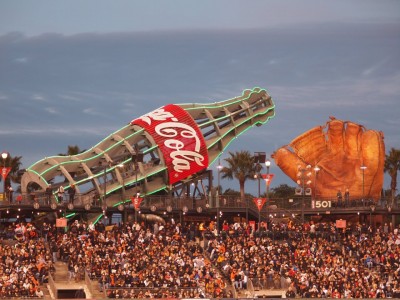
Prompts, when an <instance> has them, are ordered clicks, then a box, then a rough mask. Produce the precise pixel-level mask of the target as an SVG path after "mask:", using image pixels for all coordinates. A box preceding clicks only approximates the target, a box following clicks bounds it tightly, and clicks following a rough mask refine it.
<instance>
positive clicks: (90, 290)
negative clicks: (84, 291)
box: [85, 270, 94, 297]
mask: <svg viewBox="0 0 400 300" xmlns="http://www.w3.org/2000/svg"><path fill="white" fill-rule="evenodd" d="M85 284H86V286H87V288H88V290H89V293H90V294H91V297H93V295H94V289H93V285H92V280H91V279H90V277H89V274H88V272H87V271H86V270H85Z"/></svg>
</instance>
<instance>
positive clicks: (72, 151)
mask: <svg viewBox="0 0 400 300" xmlns="http://www.w3.org/2000/svg"><path fill="white" fill-rule="evenodd" d="M84 151H85V150H81V149H80V148H79V146H78V145H75V146H71V145H69V146H68V149H67V153H59V154H58V155H60V156H68V155H77V154H79V153H82V152H84Z"/></svg>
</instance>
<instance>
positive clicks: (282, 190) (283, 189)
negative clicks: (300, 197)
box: [270, 184, 296, 198]
mask: <svg viewBox="0 0 400 300" xmlns="http://www.w3.org/2000/svg"><path fill="white" fill-rule="evenodd" d="M295 189H296V188H295V187H292V186H289V185H287V184H281V185H279V186H277V187H274V188H272V189H271V190H270V197H271V198H291V197H293V195H294V192H295Z"/></svg>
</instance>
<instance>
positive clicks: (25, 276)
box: [0, 223, 54, 299]
mask: <svg viewBox="0 0 400 300" xmlns="http://www.w3.org/2000/svg"><path fill="white" fill-rule="evenodd" d="M10 229H13V230H12V231H11V230H9V232H13V236H9V237H13V240H11V242H9V243H8V242H7V241H6V240H3V241H2V243H0V298H3V299H4V298H7V299H8V298H14V297H38V298H42V297H43V296H44V293H43V290H42V289H41V285H42V284H44V283H47V282H48V277H49V273H50V272H51V271H54V267H53V264H52V259H51V254H50V251H49V250H48V249H47V248H46V244H45V242H44V240H42V239H38V234H37V231H36V228H35V227H34V226H33V225H32V224H23V223H22V224H17V225H16V226H15V227H10Z"/></svg>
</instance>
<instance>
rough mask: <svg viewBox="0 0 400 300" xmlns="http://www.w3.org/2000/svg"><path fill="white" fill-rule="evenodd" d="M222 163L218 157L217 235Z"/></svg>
mask: <svg viewBox="0 0 400 300" xmlns="http://www.w3.org/2000/svg"><path fill="white" fill-rule="evenodd" d="M222 168H223V167H222V165H221V160H220V159H219V158H218V166H217V170H218V189H217V203H216V204H217V205H216V206H217V234H218V236H219V204H220V194H221V189H220V186H221V170H222Z"/></svg>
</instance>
